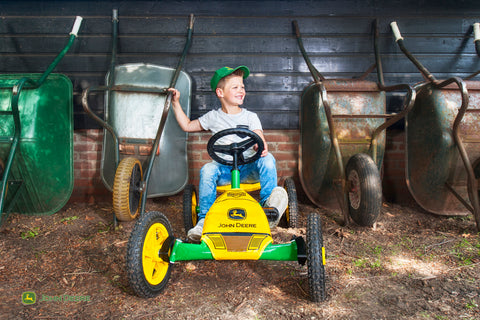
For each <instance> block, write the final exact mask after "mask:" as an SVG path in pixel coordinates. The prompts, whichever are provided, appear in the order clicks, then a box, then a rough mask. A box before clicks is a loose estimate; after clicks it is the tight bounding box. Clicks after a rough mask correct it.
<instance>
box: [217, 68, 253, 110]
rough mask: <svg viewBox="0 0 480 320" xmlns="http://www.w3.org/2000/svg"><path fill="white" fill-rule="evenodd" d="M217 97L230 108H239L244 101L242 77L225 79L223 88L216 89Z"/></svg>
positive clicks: (234, 76)
mask: <svg viewBox="0 0 480 320" xmlns="http://www.w3.org/2000/svg"><path fill="white" fill-rule="evenodd" d="M216 92H217V96H218V97H219V98H221V99H223V101H224V103H226V104H228V105H230V106H235V105H236V106H240V105H242V104H243V100H244V99H245V94H246V93H245V86H244V84H243V77H242V76H237V75H233V76H229V77H227V78H226V79H225V86H224V87H223V89H222V88H217V90H216Z"/></svg>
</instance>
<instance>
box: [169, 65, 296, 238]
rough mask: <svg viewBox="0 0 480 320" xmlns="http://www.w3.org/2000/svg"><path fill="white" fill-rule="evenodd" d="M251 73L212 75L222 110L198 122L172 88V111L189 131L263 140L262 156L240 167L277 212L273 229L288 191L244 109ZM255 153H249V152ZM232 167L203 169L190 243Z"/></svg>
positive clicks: (242, 69)
mask: <svg viewBox="0 0 480 320" xmlns="http://www.w3.org/2000/svg"><path fill="white" fill-rule="evenodd" d="M249 74H250V70H248V68H247V67H245V66H239V67H237V68H229V67H223V68H220V69H218V70H217V71H216V72H215V74H214V75H213V77H212V79H211V81H210V86H211V88H212V90H213V91H214V92H215V93H216V95H217V98H218V99H219V100H220V102H221V104H222V108H221V109H218V110H211V111H209V112H207V113H206V114H204V115H203V116H201V117H200V118H198V119H195V120H190V119H189V118H188V117H187V115H186V114H185V113H184V112H183V110H182V107H181V105H180V102H179V100H180V92H179V91H178V90H176V89H174V88H170V89H169V91H171V92H172V95H173V96H172V109H173V111H174V113H175V117H176V119H177V122H178V124H179V125H180V127H181V128H182V130H184V131H186V132H198V131H203V130H210V131H211V132H212V133H213V134H215V133H217V132H218V131H221V130H225V129H230V128H236V127H243V128H248V129H249V130H251V131H253V132H255V133H256V134H258V135H259V136H260V138H262V140H263V143H264V145H265V149H264V150H263V152H262V154H261V157H260V158H259V159H258V160H257V161H255V162H252V163H249V164H246V165H241V166H240V167H239V169H240V180H241V182H242V183H252V182H258V181H260V186H261V190H260V203H261V204H262V205H263V206H265V207H274V208H276V209H277V210H278V213H279V217H278V219H277V221H275V222H273V223H272V222H271V223H270V227H271V228H272V227H275V226H276V225H277V224H278V222H279V221H280V218H281V216H282V215H283V213H284V212H285V209H286V207H287V204H288V196H287V192H286V191H285V189H283V188H281V187H278V186H277V169H276V167H275V158H274V157H273V155H272V154H271V153H269V152H268V148H267V143H266V141H265V137H264V135H263V130H262V125H261V123H260V120H259V118H258V116H257V114H255V113H253V112H250V111H248V110H247V109H244V108H241V107H240V106H241V105H242V104H243V100H244V99H245V94H246V93H245V86H244V84H243V79H245V78H247V77H248V75H249ZM248 151H251V152H254V151H253V150H247V151H246V152H248ZM230 172H231V167H230V166H226V165H222V164H219V163H218V162H215V161H212V162H210V163H207V164H205V165H204V166H203V167H202V169H201V170H200V184H199V190H198V192H199V206H200V212H199V214H198V223H197V225H196V226H195V227H193V228H192V229H190V230H189V231H188V233H187V237H188V239H189V240H191V241H194V242H198V241H199V240H200V237H201V235H202V230H203V222H204V220H205V216H206V214H207V212H208V210H209V209H210V207H211V206H212V204H213V203H214V202H215V199H216V195H217V191H216V188H217V185H226V184H229V183H230V177H231V176H230Z"/></svg>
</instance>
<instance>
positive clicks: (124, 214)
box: [113, 157, 143, 221]
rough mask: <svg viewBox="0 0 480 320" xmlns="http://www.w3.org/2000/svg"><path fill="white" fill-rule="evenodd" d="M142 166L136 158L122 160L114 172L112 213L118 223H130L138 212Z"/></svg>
mask: <svg viewBox="0 0 480 320" xmlns="http://www.w3.org/2000/svg"><path fill="white" fill-rule="evenodd" d="M142 180H143V174H142V165H141V163H140V161H139V160H137V159H136V158H131V157H129V158H124V159H123V160H122V161H121V162H120V164H119V165H118V167H117V170H116V171H115V180H114V182H113V212H115V216H116V217H117V219H118V220H120V221H131V220H133V219H135V218H136V217H137V216H138V214H139V212H140V201H141V200H142V192H141V183H142Z"/></svg>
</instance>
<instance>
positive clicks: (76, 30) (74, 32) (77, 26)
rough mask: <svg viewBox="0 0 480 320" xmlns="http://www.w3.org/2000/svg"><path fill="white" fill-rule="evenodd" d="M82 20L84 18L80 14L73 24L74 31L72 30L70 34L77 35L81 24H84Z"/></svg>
mask: <svg viewBox="0 0 480 320" xmlns="http://www.w3.org/2000/svg"><path fill="white" fill-rule="evenodd" d="M82 20H83V18H82V17H80V16H77V17H76V18H75V22H74V24H73V28H72V32H70V35H74V36H75V37H76V36H77V35H78V30H80V26H81V25H82Z"/></svg>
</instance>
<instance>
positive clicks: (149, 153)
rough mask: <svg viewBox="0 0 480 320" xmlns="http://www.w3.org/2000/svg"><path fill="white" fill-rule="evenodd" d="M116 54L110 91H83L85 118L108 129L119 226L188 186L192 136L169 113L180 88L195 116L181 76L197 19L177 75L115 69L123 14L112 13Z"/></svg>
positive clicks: (106, 152)
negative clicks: (96, 96) (96, 104)
mask: <svg viewBox="0 0 480 320" xmlns="http://www.w3.org/2000/svg"><path fill="white" fill-rule="evenodd" d="M112 21H113V28H112V29H113V46H112V47H113V50H112V59H111V65H110V70H109V72H108V73H107V76H106V82H107V84H106V85H105V86H97V87H90V88H87V89H85V90H84V91H83V94H82V104H83V108H84V110H85V112H86V113H87V114H88V115H89V116H91V117H92V118H93V119H94V120H96V121H97V122H98V123H99V124H100V125H101V126H102V127H103V128H104V139H103V149H102V159H101V176H102V180H103V183H104V185H105V186H106V187H107V189H109V190H110V191H112V193H113V211H114V222H116V221H117V219H118V220H120V221H131V220H133V219H135V218H136V217H137V216H138V215H139V214H143V213H144V212H145V203H146V199H147V197H159V196H167V195H172V194H176V193H178V192H180V191H181V190H183V188H184V187H185V185H186V183H187V180H188V161H187V142H186V141H187V134H186V133H185V132H183V131H182V129H181V128H180V127H179V126H178V124H177V121H176V119H175V116H174V114H172V113H169V109H170V104H171V94H170V93H169V92H168V91H167V89H168V88H170V87H175V88H177V89H178V90H179V91H180V92H181V97H180V103H181V104H182V108H183V109H184V111H185V113H186V114H187V115H189V114H190V99H191V97H190V92H191V79H190V77H189V76H188V74H186V73H185V72H183V71H181V69H182V65H183V62H184V60H185V57H186V54H187V52H188V49H189V47H190V44H191V38H192V30H193V21H194V18H193V15H190V19H189V24H188V30H187V40H186V42H185V46H184V49H183V52H182V54H181V57H180V60H179V62H178V65H177V67H176V68H175V69H172V68H168V67H164V66H157V65H153V64H145V63H130V64H124V65H116V43H117V34H118V12H117V11H116V10H114V11H113V19H112ZM91 92H105V108H104V116H105V119H102V118H100V117H99V116H97V115H96V114H95V113H94V112H93V111H92V110H91V108H90V106H89V104H88V96H89V94H90V93H91Z"/></svg>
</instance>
